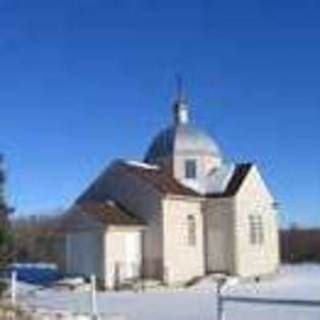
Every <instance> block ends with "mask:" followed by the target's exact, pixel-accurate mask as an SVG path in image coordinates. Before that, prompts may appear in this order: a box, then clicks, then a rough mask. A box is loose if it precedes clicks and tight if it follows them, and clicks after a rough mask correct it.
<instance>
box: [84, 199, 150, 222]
mask: <svg viewBox="0 0 320 320" xmlns="http://www.w3.org/2000/svg"><path fill="white" fill-rule="evenodd" d="M78 209H79V210H80V211H81V212H83V213H85V214H88V215H90V216H92V217H93V218H94V219H96V220H98V221H99V222H102V223H103V224H107V225H144V224H145V222H144V221H143V220H142V219H141V218H140V217H137V216H135V215H133V214H132V213H129V212H128V211H127V210H125V209H124V208H123V207H122V206H120V205H119V204H116V203H114V202H113V201H112V202H111V201H106V202H105V203H94V202H88V203H83V204H81V205H80V206H79V207H78Z"/></svg>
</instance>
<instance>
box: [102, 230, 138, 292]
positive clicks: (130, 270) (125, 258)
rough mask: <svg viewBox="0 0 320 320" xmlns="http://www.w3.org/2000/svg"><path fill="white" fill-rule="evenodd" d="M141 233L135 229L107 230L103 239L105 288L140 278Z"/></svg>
mask: <svg viewBox="0 0 320 320" xmlns="http://www.w3.org/2000/svg"><path fill="white" fill-rule="evenodd" d="M141 232H142V230H139V229H137V228H135V227H109V228H108V230H107V232H106V233H105V238H104V241H105V242H104V243H105V254H104V256H105V262H104V263H105V270H106V277H105V285H106V287H107V288H114V287H116V285H117V284H121V283H123V281H126V280H132V279H135V278H137V277H140V275H141V258H142V257H141V241H142V239H141Z"/></svg>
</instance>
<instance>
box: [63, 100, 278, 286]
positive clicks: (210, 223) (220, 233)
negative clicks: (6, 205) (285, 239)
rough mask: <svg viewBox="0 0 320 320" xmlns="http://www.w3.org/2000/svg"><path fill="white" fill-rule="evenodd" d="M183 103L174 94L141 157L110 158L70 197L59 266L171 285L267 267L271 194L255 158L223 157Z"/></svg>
mask: <svg viewBox="0 0 320 320" xmlns="http://www.w3.org/2000/svg"><path fill="white" fill-rule="evenodd" d="M189 109H190V108H189V105H188V103H187V102H186V100H185V99H182V98H178V99H177V100H176V102H175V103H174V105H173V121H172V122H173V123H172V124H170V125H169V127H168V128H166V129H164V130H163V131H160V133H159V134H158V135H157V136H156V137H155V138H154V139H153V141H152V143H151V144H150V146H149V148H148V149H147V152H146V154H145V156H144V159H143V161H130V160H115V161H113V162H112V163H111V164H110V165H108V166H107V168H106V169H105V170H104V171H103V172H102V173H101V174H100V175H99V176H98V178H97V179H96V180H94V181H93V183H91V184H90V185H89V187H88V188H87V189H86V190H85V191H84V192H83V194H81V195H80V196H79V197H78V199H76V201H75V203H74V205H73V206H72V207H71V208H70V210H69V212H68V214H67V218H66V221H65V227H66V229H67V236H66V239H65V248H66V259H65V264H66V270H67V271H68V272H69V273H71V274H81V275H86V276H89V275H90V274H95V275H96V276H97V278H98V279H99V280H100V281H101V282H102V283H103V284H104V285H105V286H106V287H107V288H114V287H115V286H116V285H117V284H121V283H122V282H127V281H131V280H132V281H133V280H135V279H137V278H140V277H142V276H143V277H144V278H147V279H157V280H160V281H163V282H164V283H166V284H168V285H172V284H183V283H186V282H188V281H191V280H192V279H195V278H198V277H201V276H204V275H206V274H209V273H214V272H223V273H226V274H228V275H235V276H239V277H259V276H263V275H268V274H273V273H274V272H276V270H277V268H278V266H279V243H278V221H277V210H276V206H275V199H274V197H273V195H272V193H271V191H270V190H269V188H268V187H267V185H266V184H265V182H264V179H263V177H262V175H261V173H260V171H259V169H258V167H257V165H256V164H254V163H233V162H231V161H229V160H227V158H226V157H225V156H224V154H222V152H221V150H220V148H219V146H218V145H217V143H216V141H215V140H214V139H213V138H212V137H210V136H209V135H208V134H206V133H205V132H204V131H203V130H201V129H200V128H198V127H197V126H195V125H194V124H193V122H192V121H191V119H190V117H189V111H190V110H189Z"/></svg>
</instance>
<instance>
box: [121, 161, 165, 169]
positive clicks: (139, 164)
mask: <svg viewBox="0 0 320 320" xmlns="http://www.w3.org/2000/svg"><path fill="white" fill-rule="evenodd" d="M125 163H126V164H128V165H130V166H134V167H140V168H143V169H149V170H158V169H159V166H157V165H152V164H148V163H145V162H140V161H136V160H127V161H125Z"/></svg>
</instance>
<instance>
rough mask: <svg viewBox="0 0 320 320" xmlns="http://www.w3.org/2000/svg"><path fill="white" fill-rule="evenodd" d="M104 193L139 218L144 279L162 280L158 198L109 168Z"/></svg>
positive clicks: (120, 170)
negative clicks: (141, 224) (143, 226)
mask: <svg viewBox="0 0 320 320" xmlns="http://www.w3.org/2000/svg"><path fill="white" fill-rule="evenodd" d="M103 187H104V190H105V192H106V193H107V194H109V196H110V198H112V199H114V200H116V201H119V202H120V203H121V204H122V205H124V206H125V207H126V208H127V209H128V210H129V211H131V212H132V213H134V214H135V215H137V216H140V217H142V218H143V219H144V220H145V222H146V224H147V228H146V229H145V230H144V232H143V249H142V253H143V260H144V261H143V266H144V275H145V276H146V277H151V278H157V279H162V276H163V260H162V256H163V245H162V244H163V239H162V214H161V210H162V208H161V195H160V194H159V192H158V191H157V190H156V189H154V188H153V187H152V186H151V185H150V184H147V183H146V182H145V181H144V180H142V179H139V178H137V177H136V176H134V175H132V174H129V173H127V172H126V171H125V170H123V168H121V167H119V166H117V165H115V166H111V167H110V168H109V169H108V170H107V172H106V174H105V176H104V186H103Z"/></svg>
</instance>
